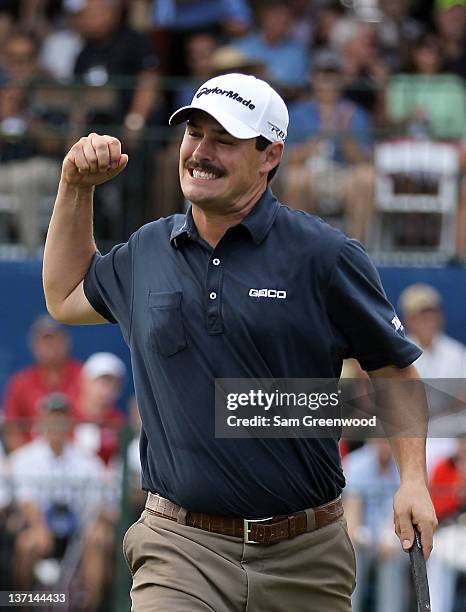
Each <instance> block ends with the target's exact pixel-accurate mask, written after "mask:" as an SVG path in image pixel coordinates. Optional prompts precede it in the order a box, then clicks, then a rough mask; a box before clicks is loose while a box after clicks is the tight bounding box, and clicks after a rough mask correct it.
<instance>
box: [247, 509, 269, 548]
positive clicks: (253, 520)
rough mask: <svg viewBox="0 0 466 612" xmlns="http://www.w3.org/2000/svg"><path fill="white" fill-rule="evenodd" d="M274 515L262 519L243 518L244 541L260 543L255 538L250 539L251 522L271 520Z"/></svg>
mask: <svg viewBox="0 0 466 612" xmlns="http://www.w3.org/2000/svg"><path fill="white" fill-rule="evenodd" d="M272 518H273V516H268V517H267V518H261V519H243V541H244V543H245V544H260V542H256V541H255V540H250V539H249V534H250V533H251V530H250V529H249V523H262V522H264V521H270V519H272Z"/></svg>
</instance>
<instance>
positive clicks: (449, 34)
mask: <svg viewBox="0 0 466 612" xmlns="http://www.w3.org/2000/svg"><path fill="white" fill-rule="evenodd" d="M434 21H435V25H436V29H437V32H438V34H439V36H440V38H441V39H442V45H443V51H444V54H445V60H446V68H447V70H449V71H451V72H454V73H455V74H457V75H459V76H460V77H462V78H463V79H464V78H466V0H436V1H435V10H434Z"/></svg>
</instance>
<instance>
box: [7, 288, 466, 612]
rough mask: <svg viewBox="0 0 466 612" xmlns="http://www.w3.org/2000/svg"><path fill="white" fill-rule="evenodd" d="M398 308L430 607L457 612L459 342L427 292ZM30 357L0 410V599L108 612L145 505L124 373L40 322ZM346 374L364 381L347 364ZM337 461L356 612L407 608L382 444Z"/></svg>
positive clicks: (463, 494)
mask: <svg viewBox="0 0 466 612" xmlns="http://www.w3.org/2000/svg"><path fill="white" fill-rule="evenodd" d="M398 309H399V313H400V318H401V321H402V324H403V325H404V327H405V330H406V333H407V335H408V336H409V337H410V338H411V339H412V340H413V341H414V342H416V343H417V344H418V345H419V346H420V347H421V348H422V349H423V354H422V355H421V357H420V358H419V359H418V360H417V362H416V363H415V365H416V367H417V369H418V371H419V373H420V375H421V376H422V378H423V380H424V383H425V388H426V393H427V396H428V400H429V413H430V423H429V438H428V440H427V468H428V478H429V482H430V488H431V493H432V498H433V502H434V506H435V509H436V512H437V516H438V519H439V530H438V532H437V533H436V535H435V540H434V552H433V553H432V555H431V558H430V560H429V564H428V572H429V579H430V587H431V597H432V609H433V610H436V612H457V611H459V610H464V609H465V605H466V590H465V586H466V557H465V556H464V551H465V550H466V423H465V421H464V405H465V404H464V403H465V401H466V346H464V345H463V344H461V343H460V342H459V341H457V340H455V339H454V338H452V337H450V336H448V335H447V334H446V333H445V328H446V321H445V315H444V309H443V303H442V296H441V294H440V293H439V292H438V291H437V289H435V288H434V287H433V286H431V285H428V284H424V283H416V284H414V285H410V286H408V287H406V288H405V289H404V290H403V292H402V293H401V296H400V299H399V304H398ZM400 324H401V323H400ZM29 347H30V352H31V357H32V364H31V365H30V366H28V367H26V368H25V369H22V370H20V371H18V372H15V373H13V374H12V376H11V377H10V379H9V380H8V382H7V385H6V387H5V390H4V394H3V399H2V403H1V406H0V424H1V426H0V590H8V589H16V590H21V591H24V590H30V589H32V588H40V589H47V588H50V589H52V590H67V591H69V592H70V593H71V594H72V597H73V606H72V608H71V609H73V610H74V609H75V610H81V611H85V612H97V611H100V612H105V611H107V610H113V609H114V607H112V606H113V605H114V600H113V599H112V597H113V596H114V595H115V572H116V569H115V568H116V567H117V564H118V560H119V562H120V565H121V563H122V559H121V555H120V553H119V552H118V551H119V549H120V540H121V536H122V533H124V531H125V530H126V528H127V527H128V525H129V524H131V523H132V522H133V521H134V520H136V519H137V518H138V516H139V513H140V512H141V510H142V508H143V505H144V501H145V499H144V497H145V494H144V492H143V491H142V490H141V488H140V461H139V432H140V420H139V415H138V408H137V403H136V400H135V398H134V397H133V398H131V399H130V400H129V403H128V405H127V406H121V396H122V391H123V389H124V387H125V384H126V383H127V382H128V373H127V371H126V367H125V365H124V363H123V362H122V361H121V359H120V358H119V357H117V356H116V355H114V354H112V353H108V352H98V353H94V354H92V355H90V356H89V357H88V358H87V359H86V360H85V362H84V363H80V362H78V361H77V360H75V359H74V358H73V354H72V346H71V342H70V337H69V334H68V331H67V329H66V327H64V326H62V325H60V324H58V323H57V322H56V321H54V320H53V319H51V318H50V317H49V316H48V315H45V314H44V315H41V316H39V317H38V318H37V319H36V320H35V321H34V322H33V323H32V325H31V327H30V330H29ZM342 376H343V377H344V378H351V379H356V380H359V381H364V384H366V382H367V381H368V379H367V375H366V374H365V373H364V372H363V370H361V368H360V367H359V365H358V363H357V362H355V361H352V360H347V361H346V362H345V364H344V368H343V373H342ZM360 396H361V397H363V398H364V394H362V395H360ZM154 443H156V441H154ZM341 452H342V457H343V467H344V472H345V476H346V482H347V484H346V488H345V490H344V504H345V512H346V517H347V521H348V528H349V533H350V535H351V539H352V541H353V544H354V547H355V554H356V557H357V566H358V581H357V586H356V590H355V593H354V596H353V609H354V611H355V612H384V611H385V610H387V612H388V611H390V612H406V611H408V610H414V608H413V607H412V606H413V591H412V582H411V578H410V569H409V559H408V556H407V555H406V553H404V552H402V550H401V547H400V544H399V541H398V539H397V537H396V536H395V533H394V529H393V514H392V499H393V494H394V492H395V491H396V489H397V487H398V485H399V476H398V471H397V468H396V465H395V462H394V459H393V456H392V453H391V449H390V445H389V443H388V442H387V441H386V440H385V439H383V438H377V437H372V438H369V439H367V440H365V441H364V440H354V439H351V438H348V439H345V440H343V441H342V442H341ZM463 543H464V544H465V545H464V546H463ZM128 586H129V585H128Z"/></svg>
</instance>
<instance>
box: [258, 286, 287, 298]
mask: <svg viewBox="0 0 466 612" xmlns="http://www.w3.org/2000/svg"><path fill="white" fill-rule="evenodd" d="M249 297H267V298H278V299H280V300H284V299H286V291H279V290H278V289H249Z"/></svg>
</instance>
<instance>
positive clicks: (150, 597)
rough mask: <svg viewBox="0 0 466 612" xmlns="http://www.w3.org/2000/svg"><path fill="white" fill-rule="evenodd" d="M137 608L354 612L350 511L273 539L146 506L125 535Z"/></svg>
mask: <svg viewBox="0 0 466 612" xmlns="http://www.w3.org/2000/svg"><path fill="white" fill-rule="evenodd" d="M123 551H124V554H125V557H126V560H127V562H128V566H129V568H130V570H131V574H132V576H133V587H132V589H131V600H132V607H131V610H132V612H350V611H351V594H352V592H353V590H354V586H355V574H356V563H355V557H354V550H353V546H352V544H351V542H350V539H349V537H348V532H347V530H346V521H345V519H344V518H342V519H340V520H338V521H336V522H335V523H332V524H330V525H327V526H325V527H322V528H321V529H318V530H315V531H311V532H309V533H304V534H302V535H299V536H296V537H295V538H292V539H290V540H283V541H280V542H277V543H275V544H271V545H260V544H245V543H244V542H243V541H242V540H241V539H240V538H234V537H230V536H224V535H220V534H216V533H209V532H207V531H202V530H200V529H197V528H195V527H189V526H187V525H182V524H179V523H175V522H173V521H170V520H168V519H166V518H161V517H158V516H156V515H154V514H151V513H150V511H148V510H144V512H143V513H142V515H141V518H140V519H139V520H138V521H137V522H136V523H134V524H133V525H131V527H130V528H129V529H128V531H127V532H126V534H125V537H124V540H123Z"/></svg>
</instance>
